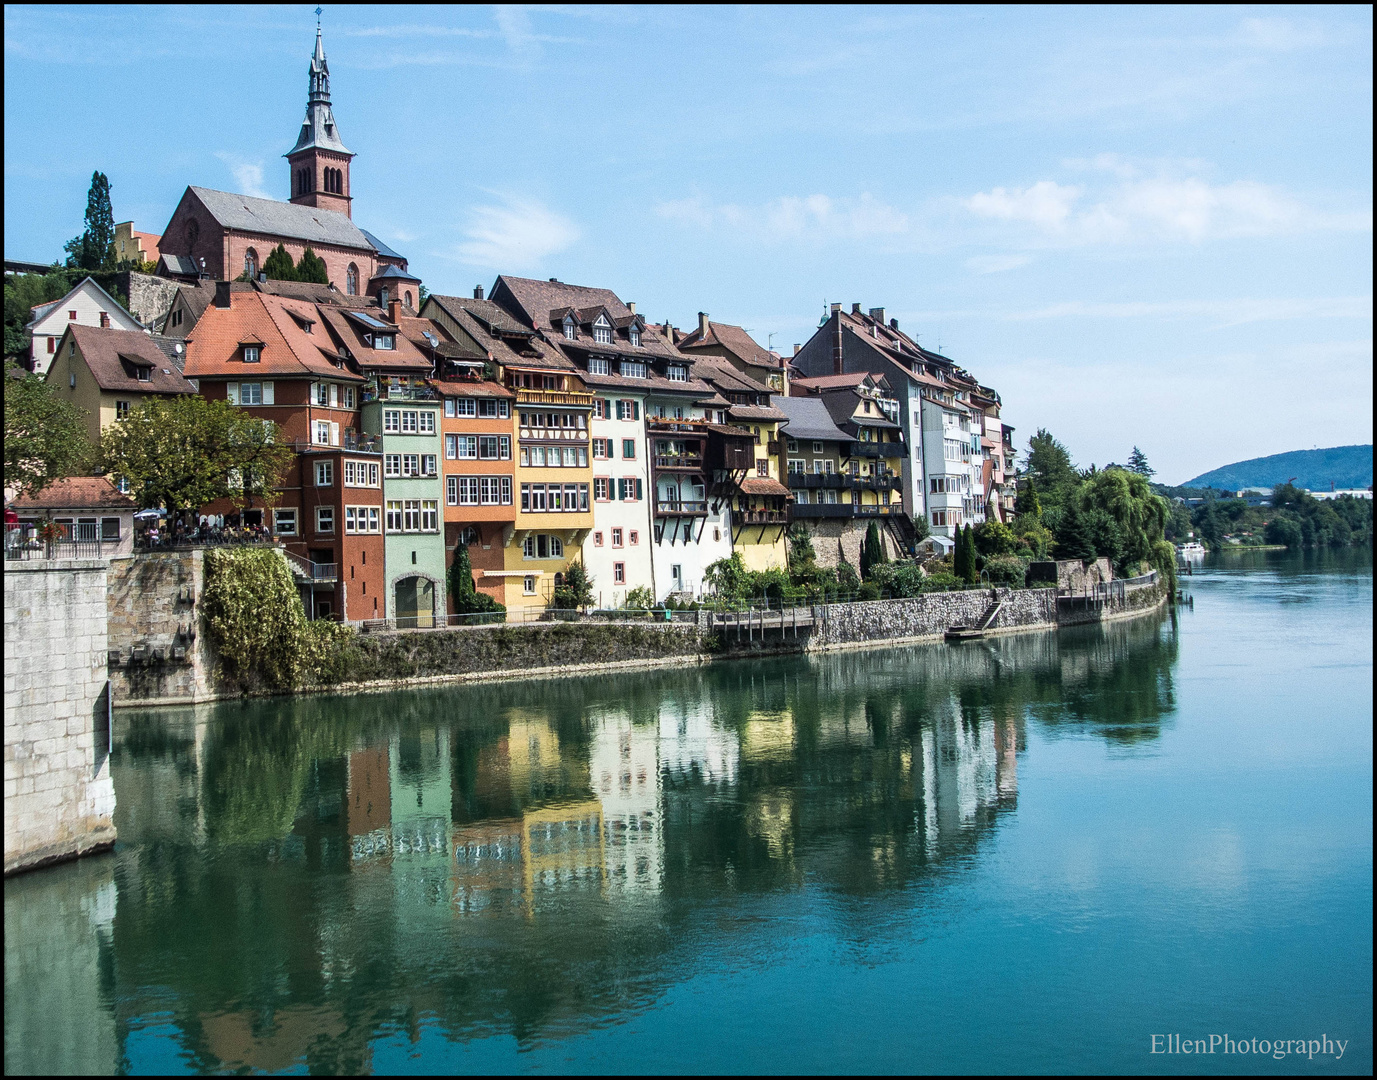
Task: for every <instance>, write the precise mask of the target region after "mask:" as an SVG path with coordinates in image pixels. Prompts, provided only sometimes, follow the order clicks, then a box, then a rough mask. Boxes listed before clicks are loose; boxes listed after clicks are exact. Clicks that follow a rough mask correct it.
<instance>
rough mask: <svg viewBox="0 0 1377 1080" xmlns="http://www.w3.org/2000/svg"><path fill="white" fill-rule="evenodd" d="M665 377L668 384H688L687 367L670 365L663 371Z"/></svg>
mask: <svg viewBox="0 0 1377 1080" xmlns="http://www.w3.org/2000/svg"><path fill="white" fill-rule="evenodd" d="M665 377H666V378H668V379H669V381H670V382H688V367H687V366H686V365H684V364H670V365H669V367H668V368H666V369H665Z"/></svg>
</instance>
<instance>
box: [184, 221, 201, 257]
mask: <svg viewBox="0 0 1377 1080" xmlns="http://www.w3.org/2000/svg"><path fill="white" fill-rule="evenodd" d="M200 238H201V223H200V222H199V221H197V220H196V219H195V218H192V219H191V220H190V221H188V222H187V223H186V247H187V254H188V255H193V254H195V252H196V241H197V240H199V239H200Z"/></svg>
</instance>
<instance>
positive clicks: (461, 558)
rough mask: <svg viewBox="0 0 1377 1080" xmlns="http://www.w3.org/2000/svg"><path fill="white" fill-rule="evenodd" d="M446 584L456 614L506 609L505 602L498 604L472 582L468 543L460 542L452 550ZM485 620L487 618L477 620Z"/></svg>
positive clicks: (471, 563) (471, 565)
mask: <svg viewBox="0 0 1377 1080" xmlns="http://www.w3.org/2000/svg"><path fill="white" fill-rule="evenodd" d="M446 585H447V586H448V587H449V596H450V601H451V603H453V604H454V613H455V614H456V615H473V614H476V613H482V612H487V611H506V610H507V608H506V605H505V604H499V603H498V602H497V601H496V600H494V599H493V598H492V597H491V596H489V595H488V594H487V593H481V592H479V591H478V589H477V587H476V586H475V585H474V583H473V562H472V561H471V560H470V559H469V549H468V545H466V544H460V545H459V547H458V548H457V549H456V550H455V552H454V561H453V562H451V563H450V564H449V575H448V580H447V581H446ZM479 621H480V622H486V621H489V620H479Z"/></svg>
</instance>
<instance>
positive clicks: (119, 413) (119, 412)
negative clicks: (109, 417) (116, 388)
mask: <svg viewBox="0 0 1377 1080" xmlns="http://www.w3.org/2000/svg"><path fill="white" fill-rule="evenodd" d="M128 415H129V402H127V401H117V402H115V419H116V420H123V419H124V418H125V417H127V416H128Z"/></svg>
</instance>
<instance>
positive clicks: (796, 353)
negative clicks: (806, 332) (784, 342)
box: [794, 342, 803, 356]
mask: <svg viewBox="0 0 1377 1080" xmlns="http://www.w3.org/2000/svg"><path fill="white" fill-rule="evenodd" d="M802 348H803V346H802V345H800V344H799V343H798V342H794V355H795V356H797V355H798V354H799V350H800V349H802Z"/></svg>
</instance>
